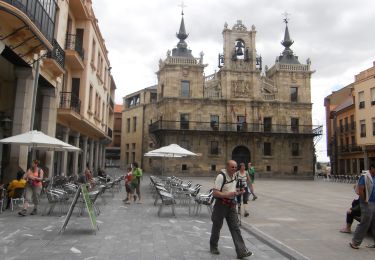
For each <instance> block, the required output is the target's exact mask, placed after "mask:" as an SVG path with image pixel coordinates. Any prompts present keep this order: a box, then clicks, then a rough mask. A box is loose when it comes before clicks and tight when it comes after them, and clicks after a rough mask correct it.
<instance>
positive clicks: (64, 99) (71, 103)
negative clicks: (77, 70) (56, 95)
mask: <svg viewBox="0 0 375 260" xmlns="http://www.w3.org/2000/svg"><path fill="white" fill-rule="evenodd" d="M60 108H65V109H71V110H73V111H75V112H76V113H78V114H79V113H80V111H81V100H80V99H79V98H78V97H77V96H76V95H74V94H73V93H72V92H61V93H60Z"/></svg>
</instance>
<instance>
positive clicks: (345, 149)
mask: <svg viewBox="0 0 375 260" xmlns="http://www.w3.org/2000/svg"><path fill="white" fill-rule="evenodd" d="M338 151H339V152H340V153H353V152H361V151H362V147H361V146H358V145H355V144H354V145H343V146H339V147H338Z"/></svg>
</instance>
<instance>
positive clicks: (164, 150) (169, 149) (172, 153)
mask: <svg viewBox="0 0 375 260" xmlns="http://www.w3.org/2000/svg"><path fill="white" fill-rule="evenodd" d="M146 154H149V155H146ZM146 154H145V156H151V155H152V154H158V155H159V157H171V158H172V157H183V156H197V154H196V153H193V152H190V151H189V150H186V149H185V148H182V147H181V146H179V145H178V144H170V145H167V146H163V147H161V148H159V149H156V150H152V151H150V152H148V153H146Z"/></svg>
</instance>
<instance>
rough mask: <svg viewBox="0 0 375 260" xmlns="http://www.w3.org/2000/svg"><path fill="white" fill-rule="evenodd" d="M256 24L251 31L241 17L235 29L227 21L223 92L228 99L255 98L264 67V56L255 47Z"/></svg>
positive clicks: (221, 56) (222, 57)
mask: <svg viewBox="0 0 375 260" xmlns="http://www.w3.org/2000/svg"><path fill="white" fill-rule="evenodd" d="M255 35H256V30H255V26H254V25H252V26H251V30H248V29H247V28H246V26H245V25H244V24H242V21H241V20H237V22H236V24H235V25H234V26H233V27H232V29H229V28H228V24H227V23H225V24H224V30H223V41H224V46H223V51H224V52H223V54H219V64H218V66H219V68H220V72H219V74H220V77H221V79H222V80H221V82H222V86H221V87H222V95H223V97H225V98H236V99H237V98H243V99H247V100H249V99H255V98H257V97H258V96H259V93H258V92H259V91H258V90H259V87H258V86H257V84H258V82H259V80H257V79H259V77H260V72H261V69H262V59H261V57H259V56H257V53H256V47H255Z"/></svg>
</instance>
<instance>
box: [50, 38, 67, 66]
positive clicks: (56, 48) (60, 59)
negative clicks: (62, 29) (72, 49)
mask: <svg viewBox="0 0 375 260" xmlns="http://www.w3.org/2000/svg"><path fill="white" fill-rule="evenodd" d="M52 45H53V50H52V51H50V52H48V54H47V56H48V58H51V59H54V60H55V61H56V62H57V63H58V64H59V65H60V67H61V68H64V66H65V52H64V50H63V48H61V46H60V45H59V43H58V42H57V41H56V39H53V41H52Z"/></svg>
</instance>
